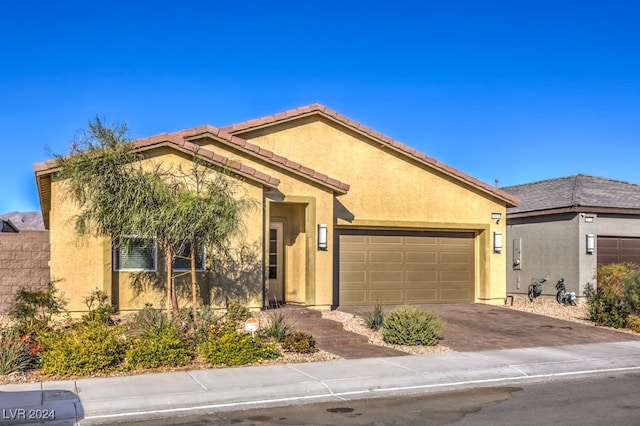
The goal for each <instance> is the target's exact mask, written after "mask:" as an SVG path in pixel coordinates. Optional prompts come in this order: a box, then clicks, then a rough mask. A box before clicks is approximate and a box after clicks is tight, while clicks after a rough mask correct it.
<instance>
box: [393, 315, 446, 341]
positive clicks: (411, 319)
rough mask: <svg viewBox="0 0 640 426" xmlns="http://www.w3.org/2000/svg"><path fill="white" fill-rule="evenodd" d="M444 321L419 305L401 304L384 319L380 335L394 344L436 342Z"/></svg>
mask: <svg viewBox="0 0 640 426" xmlns="http://www.w3.org/2000/svg"><path fill="white" fill-rule="evenodd" d="M443 325H444V323H443V322H442V320H441V319H440V317H439V316H438V315H436V314H435V313H434V312H432V311H430V310H428V309H425V308H420V307H414V306H403V307H399V308H396V309H394V310H393V311H391V312H390V313H389V314H388V315H387V317H386V318H385V320H384V324H383V326H382V337H383V339H384V341H385V342H387V343H390V344H395V345H409V346H416V345H427V346H433V345H437V344H438V340H439V339H440V330H442V326H443Z"/></svg>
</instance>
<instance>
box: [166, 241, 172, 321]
mask: <svg viewBox="0 0 640 426" xmlns="http://www.w3.org/2000/svg"><path fill="white" fill-rule="evenodd" d="M165 253H166V261H167V312H170V311H171V305H172V303H173V254H172V252H171V249H170V248H167V250H166V252H165Z"/></svg>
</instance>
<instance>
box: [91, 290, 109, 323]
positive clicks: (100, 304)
mask: <svg viewBox="0 0 640 426" xmlns="http://www.w3.org/2000/svg"><path fill="white" fill-rule="evenodd" d="M84 303H85V304H86V305H87V309H88V311H89V312H88V313H87V314H86V315H84V316H83V319H84V320H85V321H86V322H90V321H97V322H101V323H104V324H113V319H112V317H113V315H115V313H116V308H115V306H113V305H112V304H111V302H109V295H108V294H107V293H105V292H104V291H102V290H98V289H95V290H93V291H92V292H91V293H89V295H88V296H86V297H85V298H84Z"/></svg>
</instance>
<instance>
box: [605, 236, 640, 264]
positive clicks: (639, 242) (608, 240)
mask: <svg viewBox="0 0 640 426" xmlns="http://www.w3.org/2000/svg"><path fill="white" fill-rule="evenodd" d="M597 244H598V245H597V251H598V266H601V265H608V264H610V263H622V262H633V263H636V264H638V265H640V238H633V237H601V236H598V243H597Z"/></svg>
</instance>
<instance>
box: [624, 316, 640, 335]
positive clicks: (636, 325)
mask: <svg viewBox="0 0 640 426" xmlns="http://www.w3.org/2000/svg"><path fill="white" fill-rule="evenodd" d="M626 327H627V328H628V329H629V330H633V331H635V332H636V333H640V317H639V316H637V315H629V316H628V317H627V322H626Z"/></svg>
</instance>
